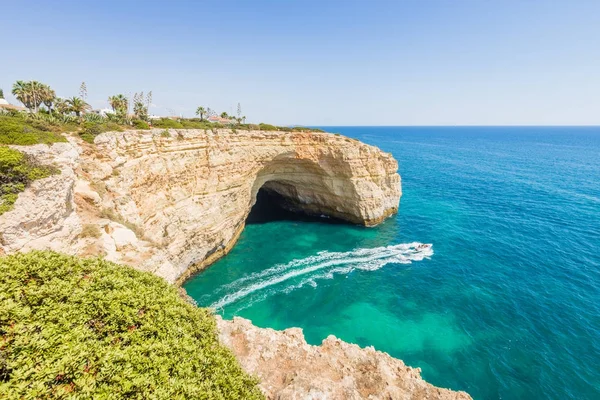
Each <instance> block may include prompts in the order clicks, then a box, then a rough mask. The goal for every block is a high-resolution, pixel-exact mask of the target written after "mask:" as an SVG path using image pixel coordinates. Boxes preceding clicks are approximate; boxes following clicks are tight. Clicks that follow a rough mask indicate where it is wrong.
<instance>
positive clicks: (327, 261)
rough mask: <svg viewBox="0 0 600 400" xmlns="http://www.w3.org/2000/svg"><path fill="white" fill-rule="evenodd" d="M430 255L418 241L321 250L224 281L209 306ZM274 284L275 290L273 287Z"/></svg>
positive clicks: (254, 298)
mask: <svg viewBox="0 0 600 400" xmlns="http://www.w3.org/2000/svg"><path fill="white" fill-rule="evenodd" d="M432 255H433V249H432V245H430V244H423V243H419V242H413V243H402V244H397V245H393V246H387V247H375V248H370V249H354V250H352V251H347V252H330V251H322V252H319V253H317V254H316V255H314V256H310V257H307V258H303V259H299V260H292V261H290V262H289V263H287V264H279V265H276V266H274V267H271V268H269V269H266V270H264V271H260V272H256V273H253V274H250V275H248V276H245V277H243V278H240V279H238V280H236V281H234V282H232V283H230V284H228V285H224V286H222V287H221V288H220V290H219V291H223V292H225V293H227V294H226V295H225V296H223V297H221V298H220V299H219V300H218V301H216V302H214V303H213V304H211V305H210V307H212V308H214V309H217V310H219V309H222V308H223V307H225V306H227V305H229V304H232V303H235V302H237V301H239V300H241V299H245V298H247V297H248V296H250V295H252V298H251V299H249V300H250V301H249V302H247V304H245V306H244V307H243V308H246V307H249V306H250V305H251V304H253V303H255V302H256V301H260V300H264V299H265V298H267V297H269V296H271V295H273V294H275V293H280V292H284V293H289V292H291V291H293V290H296V289H299V288H301V287H303V286H304V285H310V286H313V287H316V286H317V280H320V279H332V278H333V277H334V275H336V274H344V275H346V274H348V273H350V272H352V271H355V270H360V271H376V270H378V269H380V268H382V267H383V266H385V265H387V264H410V263H411V262H413V261H421V260H423V259H424V258H429V257H431V256H432ZM274 288H275V289H276V290H273V289H274Z"/></svg>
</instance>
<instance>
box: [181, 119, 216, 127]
mask: <svg viewBox="0 0 600 400" xmlns="http://www.w3.org/2000/svg"><path fill="white" fill-rule="evenodd" d="M181 124H182V125H183V127H184V128H185V129H214V128H216V127H218V124H213V123H211V122H208V121H199V120H196V121H194V120H187V119H184V120H181Z"/></svg>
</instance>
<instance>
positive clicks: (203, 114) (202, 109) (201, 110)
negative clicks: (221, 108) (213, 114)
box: [196, 107, 206, 121]
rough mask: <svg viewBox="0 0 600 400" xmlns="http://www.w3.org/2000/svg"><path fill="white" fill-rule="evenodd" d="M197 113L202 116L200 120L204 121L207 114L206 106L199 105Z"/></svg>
mask: <svg viewBox="0 0 600 400" xmlns="http://www.w3.org/2000/svg"><path fill="white" fill-rule="evenodd" d="M196 115H199V116H200V121H204V116H205V115H206V110H205V109H204V107H198V108H197V109H196Z"/></svg>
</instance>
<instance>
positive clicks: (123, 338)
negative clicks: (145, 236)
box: [0, 252, 262, 399]
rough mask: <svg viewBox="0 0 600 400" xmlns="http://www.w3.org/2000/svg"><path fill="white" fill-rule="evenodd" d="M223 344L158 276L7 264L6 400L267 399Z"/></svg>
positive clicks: (0, 391) (33, 257)
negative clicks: (42, 399) (55, 399)
mask: <svg viewBox="0 0 600 400" xmlns="http://www.w3.org/2000/svg"><path fill="white" fill-rule="evenodd" d="M216 335H217V333H216V325H215V321H214V318H213V316H212V315H211V314H210V313H209V312H208V311H207V310H204V309H200V308H197V307H195V306H193V305H192V304H189V303H187V302H186V301H184V300H183V299H182V298H181V297H180V296H179V294H178V292H177V289H176V288H175V287H173V286H171V285H169V284H167V283H166V282H165V281H163V280H162V279H160V278H158V277H156V276H154V275H152V274H149V273H144V272H140V271H137V270H134V269H132V268H129V267H123V266H118V265H115V264H112V263H110V262H107V261H103V260H100V259H79V258H76V257H71V256H66V255H61V254H57V253H52V252H32V253H28V254H17V255H13V256H9V257H4V258H0V398H3V399H4V398H6V399H18V398H80V399H87V398H89V399H91V398H93V399H103V398H155V399H175V398H203V399H213V398H215V399H216V398H219V399H255V398H262V395H261V394H260V392H259V390H258V389H257V386H256V381H255V380H254V379H252V378H251V377H249V376H248V375H246V374H245V373H244V372H243V371H242V370H241V368H240V367H239V365H238V364H237V362H236V360H235V359H234V356H233V355H232V354H231V353H230V352H229V351H228V350H227V349H226V348H224V347H223V346H221V345H220V344H219V343H218V340H217V336H216Z"/></svg>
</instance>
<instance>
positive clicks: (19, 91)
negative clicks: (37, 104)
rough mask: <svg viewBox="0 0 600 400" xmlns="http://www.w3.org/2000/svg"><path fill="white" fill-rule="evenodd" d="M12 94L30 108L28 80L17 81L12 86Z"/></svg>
mask: <svg viewBox="0 0 600 400" xmlns="http://www.w3.org/2000/svg"><path fill="white" fill-rule="evenodd" d="M12 94H13V96H15V97H16V98H17V100H19V101H20V102H21V103H23V105H24V106H25V107H27V108H30V102H29V91H28V90H27V82H24V81H16V82H15V83H14V84H13V87H12Z"/></svg>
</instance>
